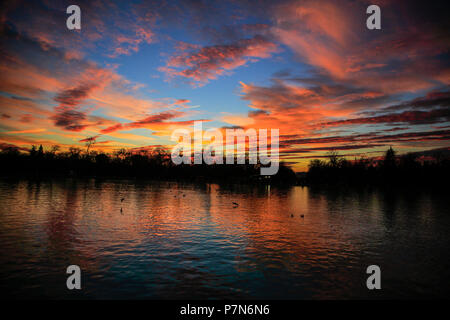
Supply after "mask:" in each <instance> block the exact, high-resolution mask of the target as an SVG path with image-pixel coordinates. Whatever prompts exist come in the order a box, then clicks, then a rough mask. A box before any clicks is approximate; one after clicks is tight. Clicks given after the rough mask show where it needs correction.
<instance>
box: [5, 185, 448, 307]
mask: <svg viewBox="0 0 450 320" xmlns="http://www.w3.org/2000/svg"><path fill="white" fill-rule="evenodd" d="M0 190H1V193H0V205H1V215H0V240H1V243H2V246H1V258H0V259H1V260H0V262H1V265H0V274H1V278H2V282H1V288H2V290H3V292H8V293H10V295H11V296H12V297H18V298H26V297H41V298H73V297H75V298H80V297H81V298H274V299H277V298H286V299H298V298H318V299H324V298H388V297H389V298H390V297H394V298H395V297H398V298H405V297H434V296H441V297H442V296H448V294H449V293H448V289H447V288H446V287H445V286H444V287H442V286H441V285H440V284H441V283H448V281H447V280H449V276H448V274H449V273H448V270H449V267H450V263H449V259H448V258H447V257H448V252H449V250H448V249H449V248H450V243H449V240H448V236H447V233H448V230H449V227H450V217H449V216H448V212H446V208H448V200H447V199H446V198H445V197H444V196H443V195H436V194H433V193H416V194H414V193H413V194H411V193H400V192H398V193H396V192H380V191H376V190H365V191H362V190H360V191H355V190H347V191H346V190H332V191H330V190H314V189H310V188H306V187H304V188H302V187H290V188H285V189H282V188H281V189H280V188H274V187H269V186H258V187H256V186H245V185H240V186H219V185H216V184H205V183H177V182H143V181H123V180H121V181H114V180H106V181H99V180H94V179H91V180H76V179H73V180H52V181H42V182H31V181H2V182H0ZM122 198H124V200H123V202H121V199H122ZM233 202H235V203H237V204H238V206H236V205H233ZM292 215H293V216H292ZM302 215H303V217H302ZM71 264H76V265H79V266H80V268H81V270H82V290H81V291H78V292H75V291H69V290H67V289H66V286H65V281H66V277H67V275H66V273H65V270H66V267H67V266H68V265H71ZM371 264H377V265H379V266H380V267H381V270H382V283H383V285H382V287H383V289H382V290H380V291H378V292H371V291H369V290H367V288H366V286H365V281H366V278H367V275H366V273H365V271H366V268H367V266H368V265H371Z"/></svg>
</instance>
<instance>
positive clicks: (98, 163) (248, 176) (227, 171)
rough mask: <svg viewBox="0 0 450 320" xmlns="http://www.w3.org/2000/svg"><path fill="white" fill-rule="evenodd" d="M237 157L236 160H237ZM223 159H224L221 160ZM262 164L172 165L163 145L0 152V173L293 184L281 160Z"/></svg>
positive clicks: (6, 149) (293, 177) (288, 171)
mask: <svg viewBox="0 0 450 320" xmlns="http://www.w3.org/2000/svg"><path fill="white" fill-rule="evenodd" d="M236 162H237V161H235V163H236ZM224 163H225V162H224ZM260 167H261V164H260V163H258V164H254V165H253V164H227V165H222V164H213V165H207V164H195V165H194V164H180V165H175V164H174V163H173V162H172V160H171V155H170V152H169V151H168V150H167V149H165V148H162V147H155V148H151V149H139V150H133V149H131V150H127V149H119V150H116V151H114V152H112V153H104V152H97V151H90V150H89V146H88V144H87V149H86V150H82V149H80V148H76V147H71V148H69V149H68V150H67V151H64V152H62V151H60V148H59V147H58V146H53V147H51V148H50V149H49V150H44V148H43V147H42V145H41V146H39V147H36V146H32V147H31V149H30V150H29V151H28V152H21V151H19V150H18V149H17V148H13V147H9V148H4V149H3V150H2V152H0V174H1V175H2V176H11V175H14V176H17V175H20V176H24V177H48V176H64V177H66V176H74V177H129V178H150V179H171V180H197V179H198V180H207V181H209V180H210V181H227V182H231V183H235V182H270V183H276V184H295V182H296V175H295V173H294V171H293V170H292V169H291V168H289V167H288V166H287V165H285V164H283V163H281V164H280V167H279V170H278V173H277V174H275V175H274V176H270V177H267V176H261V175H260Z"/></svg>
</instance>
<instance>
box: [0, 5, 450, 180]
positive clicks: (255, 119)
mask: <svg viewBox="0 0 450 320" xmlns="http://www.w3.org/2000/svg"><path fill="white" fill-rule="evenodd" d="M71 4H77V5H78V6H79V7H80V8H81V30H68V29H67V27H66V19H67V17H68V16H69V15H68V14H66V8H67V7H68V6H69V5H71ZM370 4H377V5H379V6H380V8H381V26H382V29H381V30H368V29H367V28H366V19H367V17H368V15H367V14H366V8H367V6H368V5H370ZM449 20H450V19H448V11H447V10H445V8H444V7H443V6H442V5H440V4H439V2H434V1H393V0H390V1H389V0H377V1H363V0H353V1H316V0H315V1H300V0H299V1H249V0H247V1H246V0H239V1H238V0H235V1H224V0H222V1H208V0H204V1H193V0H190V1H179V2H175V1H126V2H125V1H115V2H112V1H111V2H110V1H92V0H91V1H78V0H77V1H51V0H47V1H37V0H36V1H11V2H10V3H8V4H2V5H1V12H0V32H1V40H0V56H1V59H0V147H1V148H5V147H8V146H18V147H20V148H24V149H23V150H25V149H29V148H30V147H31V145H33V144H34V145H39V144H42V145H43V146H44V147H45V148H46V149H50V148H51V146H53V145H59V146H61V150H65V149H67V148H69V147H71V146H77V147H80V148H84V144H85V143H84V141H83V140H84V139H86V138H87V137H96V144H95V145H94V146H93V147H92V148H93V150H97V151H100V150H103V151H106V152H111V151H113V150H116V149H119V148H129V149H131V148H141V147H148V146H155V145H163V146H167V145H172V144H174V143H175V142H171V141H170V135H171V133H172V131H173V130H174V129H176V128H189V127H192V125H193V121H195V120H203V121H204V123H203V127H204V128H205V129H207V128H213V127H216V128H224V127H242V128H244V129H245V128H255V129H258V128H267V129H270V128H278V129H279V130H280V147H281V149H280V153H281V158H282V160H285V161H287V162H289V163H291V164H292V165H293V168H294V169H295V170H296V171H304V170H306V168H307V164H308V162H309V161H310V160H311V159H314V158H320V157H323V156H324V155H326V154H327V152H329V151H330V150H337V151H338V152H339V153H340V154H342V155H347V156H348V157H349V158H354V157H360V156H362V155H364V156H366V157H376V156H379V155H380V154H381V153H382V152H384V151H385V150H386V149H387V148H388V147H389V146H392V147H393V148H394V149H396V150H397V151H398V152H399V153H405V152H412V151H422V150H430V149H437V148H444V147H449V145H450V144H449V140H450V87H449V85H450V59H449V54H450V52H449V49H450V31H449V30H450V23H449Z"/></svg>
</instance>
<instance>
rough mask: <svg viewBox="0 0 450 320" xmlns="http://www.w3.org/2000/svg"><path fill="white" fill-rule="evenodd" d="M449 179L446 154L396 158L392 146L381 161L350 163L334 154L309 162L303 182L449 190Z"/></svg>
mask: <svg viewBox="0 0 450 320" xmlns="http://www.w3.org/2000/svg"><path fill="white" fill-rule="evenodd" d="M449 178H450V159H449V158H448V157H447V156H445V155H444V154H443V153H435V154H434V155H433V156H432V157H428V159H423V158H420V154H418V153H407V154H403V155H397V153H396V151H395V150H394V149H393V148H392V147H390V148H389V149H388V150H387V151H386V152H385V154H384V156H383V157H382V158H381V159H375V158H365V157H362V158H360V159H355V160H347V159H345V158H343V157H341V156H340V155H339V154H338V153H337V152H336V151H331V152H329V153H328V159H327V160H318V159H315V160H312V161H310V163H309V166H308V172H307V173H306V175H304V177H303V178H302V182H303V183H304V184H377V185H414V186H433V187H434V186H439V187H446V186H447V184H448V182H449Z"/></svg>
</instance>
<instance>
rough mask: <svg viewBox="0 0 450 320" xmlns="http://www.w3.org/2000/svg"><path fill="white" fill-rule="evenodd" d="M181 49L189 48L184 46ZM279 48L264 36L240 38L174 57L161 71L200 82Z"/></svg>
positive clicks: (268, 54) (266, 55)
mask: <svg viewBox="0 0 450 320" xmlns="http://www.w3.org/2000/svg"><path fill="white" fill-rule="evenodd" d="M182 49H188V47H186V46H184V47H183V48H182ZM276 51H277V45H276V44H274V43H272V42H270V41H268V40H267V39H266V38H264V37H263V36H255V37H253V38H250V39H241V40H239V41H236V42H234V43H231V44H225V45H215V46H207V47H202V48H200V49H196V48H195V49H194V50H193V51H187V52H181V53H180V54H178V55H175V56H173V57H171V58H170V59H169V60H168V62H167V65H166V67H162V68H160V71H163V72H166V73H167V75H168V76H169V77H171V78H172V77H175V76H181V77H185V78H190V79H192V80H194V81H198V82H201V83H205V82H208V81H209V80H212V79H216V78H217V77H218V76H219V75H222V74H224V73H226V72H227V71H230V70H233V69H235V68H237V67H240V66H243V65H245V64H246V63H247V62H249V61H255V59H257V58H268V57H270V56H271V55H272V54H273V53H274V52H276Z"/></svg>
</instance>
